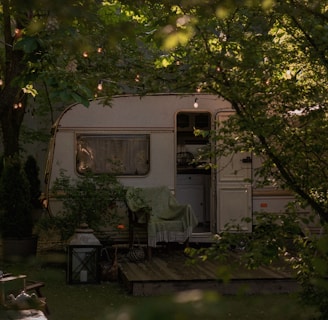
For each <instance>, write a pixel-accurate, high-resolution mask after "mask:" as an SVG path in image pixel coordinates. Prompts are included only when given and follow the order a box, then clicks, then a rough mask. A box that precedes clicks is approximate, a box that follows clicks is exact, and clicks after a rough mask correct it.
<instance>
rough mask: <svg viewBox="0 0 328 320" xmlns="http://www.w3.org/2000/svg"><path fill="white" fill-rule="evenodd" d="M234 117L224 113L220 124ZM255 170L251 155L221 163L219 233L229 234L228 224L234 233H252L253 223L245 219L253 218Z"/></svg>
mask: <svg viewBox="0 0 328 320" xmlns="http://www.w3.org/2000/svg"><path fill="white" fill-rule="evenodd" d="M231 114H232V112H231V111H221V112H219V113H218V114H217V118H216V120H217V121H218V123H222V122H223V121H225V120H227V118H228V117H229V116H230V115H231ZM218 143H220V142H218ZM251 169H252V157H251V154H250V153H236V154H231V155H229V156H226V157H221V158H219V159H218V160H217V180H216V184H217V185H216V192H217V207H216V215H217V232H221V231H224V230H226V229H227V225H228V224H230V226H231V225H235V227H233V228H232V229H231V231H241V232H251V231H252V223H251V222H247V221H246V220H247V219H245V218H249V219H251V218H252V188H251V183H250V181H251V180H250V179H251ZM250 221H251V220H250Z"/></svg>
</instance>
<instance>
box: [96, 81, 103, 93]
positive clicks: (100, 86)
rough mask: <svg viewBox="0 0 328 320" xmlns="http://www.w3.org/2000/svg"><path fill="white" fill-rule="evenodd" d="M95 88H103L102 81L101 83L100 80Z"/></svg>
mask: <svg viewBox="0 0 328 320" xmlns="http://www.w3.org/2000/svg"><path fill="white" fill-rule="evenodd" d="M97 89H98V90H99V91H101V90H102V89H103V83H102V81H101V80H100V81H99V82H98V86H97Z"/></svg>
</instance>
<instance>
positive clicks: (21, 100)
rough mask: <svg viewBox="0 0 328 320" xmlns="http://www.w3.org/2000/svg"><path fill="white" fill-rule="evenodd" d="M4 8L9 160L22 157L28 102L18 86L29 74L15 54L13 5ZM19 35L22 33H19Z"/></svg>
mask: <svg viewBox="0 0 328 320" xmlns="http://www.w3.org/2000/svg"><path fill="white" fill-rule="evenodd" d="M2 4H3V32H4V40H5V41H4V45H5V69H4V78H3V79H2V80H3V82H4V86H3V88H2V90H1V92H0V124H1V129H2V139H3V147H4V156H5V157H10V156H14V155H16V154H18V153H19V132H20V128H21V124H22V122H23V118H24V113H25V107H26V103H25V102H26V98H25V97H24V93H23V92H22V86H21V84H20V83H19V78H20V76H21V75H22V74H23V73H24V72H25V71H26V67H27V65H26V62H25V61H24V52H23V51H21V50H15V49H14V46H15V42H16V41H17V39H18V38H19V37H20V36H21V32H17V33H15V35H13V34H12V25H11V17H10V5H9V1H8V0H4V1H3V2H2ZM17 30H18V31H19V29H17Z"/></svg>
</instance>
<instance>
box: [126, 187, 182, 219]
mask: <svg viewBox="0 0 328 320" xmlns="http://www.w3.org/2000/svg"><path fill="white" fill-rule="evenodd" d="M127 205H128V207H129V208H130V210H132V211H135V212H136V211H139V210H142V209H144V208H146V207H149V208H150V211H151V216H153V217H156V218H159V219H163V220H174V219H176V218H178V217H179V216H180V215H181V209H182V207H184V206H181V205H179V204H178V202H177V200H176V199H175V197H174V195H173V194H172V192H171V190H170V189H169V188H168V187H167V186H158V187H148V188H129V189H128V192H127Z"/></svg>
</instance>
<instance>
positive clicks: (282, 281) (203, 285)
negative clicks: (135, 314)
mask: <svg viewBox="0 0 328 320" xmlns="http://www.w3.org/2000/svg"><path fill="white" fill-rule="evenodd" d="M232 259H238V257H233V258H232ZM187 261H188V258H187V257H186V256H185V255H184V254H183V251H174V252H169V253H166V254H161V255H156V256H154V257H153V259H152V260H151V261H148V260H146V261H143V262H139V263H134V262H129V261H128V260H127V259H125V258H123V259H121V260H120V263H119V274H120V279H121V281H122V282H123V283H124V285H125V287H126V288H127V290H128V291H129V292H130V293H131V294H133V295H158V294H167V293H172V292H176V291H181V290H189V289H208V290H218V291H220V292H221V293H223V294H233V293H236V292H238V291H240V290H241V289H243V290H245V291H247V292H252V293H258V292H279V293H282V292H291V291H295V290H297V288H298V286H297V284H296V281H294V280H293V279H292V277H291V275H290V274H289V273H288V272H287V271H286V270H283V269H275V268H273V267H272V268H266V267H260V268H259V269H256V270H248V269H243V268H240V267H239V268H238V269H234V270H232V273H231V279H230V282H229V283H223V282H222V281H220V280H219V279H218V269H219V267H220V264H219V263H218V262H213V261H206V262H204V263H203V262H200V263H196V264H190V263H187ZM223 266H224V265H223Z"/></svg>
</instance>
